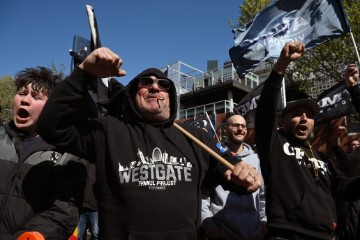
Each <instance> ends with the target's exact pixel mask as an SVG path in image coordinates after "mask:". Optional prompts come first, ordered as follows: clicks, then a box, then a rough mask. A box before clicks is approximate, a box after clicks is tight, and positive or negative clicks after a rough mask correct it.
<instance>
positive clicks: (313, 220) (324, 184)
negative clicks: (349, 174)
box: [255, 72, 360, 239]
mask: <svg viewBox="0 0 360 240" xmlns="http://www.w3.org/2000/svg"><path fill="white" fill-rule="evenodd" d="M282 78H283V76H281V75H279V74H277V73H275V72H272V73H271V74H270V75H269V77H268V79H267V80H266V81H265V84H264V87H263V90H262V92H261V96H260V99H259V102H258V106H257V109H256V118H255V131H256V136H257V137H256V146H257V149H258V154H259V157H260V162H261V169H262V173H263V176H264V181H265V186H267V188H266V215H267V224H268V227H269V228H270V230H271V231H273V232H275V234H274V235H276V236H280V237H281V236H282V235H284V236H285V235H287V234H295V235H296V234H297V235H302V236H305V237H306V239H332V238H333V234H334V231H335V227H336V220H337V218H336V207H335V201H334V195H336V196H338V197H340V198H342V199H348V200H349V199H357V198H359V197H360V191H359V190H360V178H359V177H357V178H352V179H348V178H346V177H345V175H344V174H343V173H342V172H341V171H339V170H338V169H336V168H335V167H334V166H333V164H332V162H331V161H329V160H328V158H327V157H326V156H325V155H324V154H322V153H320V152H317V151H315V150H314V149H310V147H309V145H308V144H304V143H302V142H299V141H297V140H296V139H294V137H293V136H292V135H289V134H286V133H285V132H284V131H281V130H280V131H278V130H277V126H278V125H277V122H276V108H277V102H278V97H279V95H280V88H281V82H282ZM309 160H312V161H313V164H314V165H313V164H312V163H311V162H310V161H309ZM313 166H316V168H315V167H313ZM316 173H317V175H318V178H317V177H316V176H314V175H315V174H316Z"/></svg>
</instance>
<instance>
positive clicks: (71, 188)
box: [0, 124, 86, 240]
mask: <svg viewBox="0 0 360 240" xmlns="http://www.w3.org/2000/svg"><path fill="white" fill-rule="evenodd" d="M25 141H27V140H23V139H22V137H21V133H19V132H18V131H16V129H15V127H13V124H10V125H7V126H5V127H4V126H0V239H1V240H7V239H17V237H18V236H19V235H21V234H22V233H23V232H26V231H38V232H40V233H41V234H42V235H43V236H44V237H45V238H46V239H47V240H48V239H57V240H63V239H67V238H68V237H69V236H70V235H71V233H72V232H73V231H74V229H75V228H76V225H77V222H78V218H79V217H78V206H80V204H81V201H82V195H83V188H84V185H85V180H86V169H85V166H84V165H83V164H80V163H79V162H77V160H76V159H77V158H75V157H74V156H72V155H70V154H64V153H62V152H59V151H57V150H56V149H55V148H54V147H53V146H52V145H49V144H47V143H45V142H44V141H43V140H42V139H41V138H40V137H39V138H38V140H37V141H36V143H35V145H34V146H33V147H32V148H31V149H30V152H28V154H26V153H25V151H24V149H23V144H24V142H25ZM73 160H74V161H73ZM75 160H76V161H75Z"/></svg>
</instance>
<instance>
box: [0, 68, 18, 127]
mask: <svg viewBox="0 0 360 240" xmlns="http://www.w3.org/2000/svg"><path fill="white" fill-rule="evenodd" d="M15 92H16V86H15V80H14V78H13V77H12V76H9V75H6V76H4V77H1V78H0V119H1V120H2V121H3V122H8V121H9V120H10V119H11V117H12V114H11V111H12V100H13V96H14V94H15Z"/></svg>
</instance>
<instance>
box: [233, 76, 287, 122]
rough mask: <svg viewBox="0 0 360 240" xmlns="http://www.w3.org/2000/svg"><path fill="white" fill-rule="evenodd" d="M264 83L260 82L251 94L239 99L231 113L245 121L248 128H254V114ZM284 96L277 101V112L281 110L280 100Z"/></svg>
mask: <svg viewBox="0 0 360 240" xmlns="http://www.w3.org/2000/svg"><path fill="white" fill-rule="evenodd" d="M264 83H265V82H262V83H261V84H260V85H258V86H257V87H256V88H254V89H253V90H252V91H251V92H249V93H248V94H247V95H246V96H245V97H243V98H242V99H241V101H240V102H239V103H238V104H237V105H236V106H235V107H234V109H233V112H234V113H235V114H239V115H241V116H243V117H244V118H245V120H246V123H247V125H248V128H254V122H255V112H256V108H257V103H258V101H259V98H260V95H261V91H262V89H263V87H264ZM283 97H284V96H283V95H281V98H279V101H278V110H277V111H278V112H279V111H281V109H282V108H283V104H282V98H283Z"/></svg>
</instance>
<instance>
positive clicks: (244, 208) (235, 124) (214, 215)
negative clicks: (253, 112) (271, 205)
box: [201, 115, 266, 240]
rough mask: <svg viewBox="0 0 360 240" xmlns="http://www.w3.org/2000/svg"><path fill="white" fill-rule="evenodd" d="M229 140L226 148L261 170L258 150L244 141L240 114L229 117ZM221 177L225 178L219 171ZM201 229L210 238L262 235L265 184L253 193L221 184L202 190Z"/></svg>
mask: <svg viewBox="0 0 360 240" xmlns="http://www.w3.org/2000/svg"><path fill="white" fill-rule="evenodd" d="M224 131H225V134H226V141H225V142H223V144H222V148H223V150H230V151H231V153H232V154H233V155H234V156H237V158H238V159H239V160H243V161H245V162H247V163H249V164H251V165H252V166H254V167H255V168H256V170H257V171H258V172H261V170H260V161H259V158H258V156H257V154H256V153H255V152H254V151H253V150H252V149H251V147H250V145H248V144H247V143H245V139H246V136H247V126H246V121H245V119H244V118H243V117H242V116H240V115H233V116H231V117H229V118H228V120H227V122H226V126H225V128H224ZM216 177H218V178H219V181H217V182H221V180H222V179H223V177H222V176H221V175H217V176H216ZM201 219H202V224H201V232H202V233H203V235H204V237H206V238H209V239H218V238H220V239H227V240H231V239H234V240H235V239H242V240H251V239H260V237H261V233H262V229H265V223H266V215H265V192H264V186H261V188H260V189H258V190H256V191H255V192H253V193H252V194H249V193H244V192H243V193H241V192H239V191H236V190H235V191H232V190H230V189H224V188H223V187H222V186H221V184H218V185H217V186H207V187H206V188H204V190H203V199H202V207H201Z"/></svg>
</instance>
